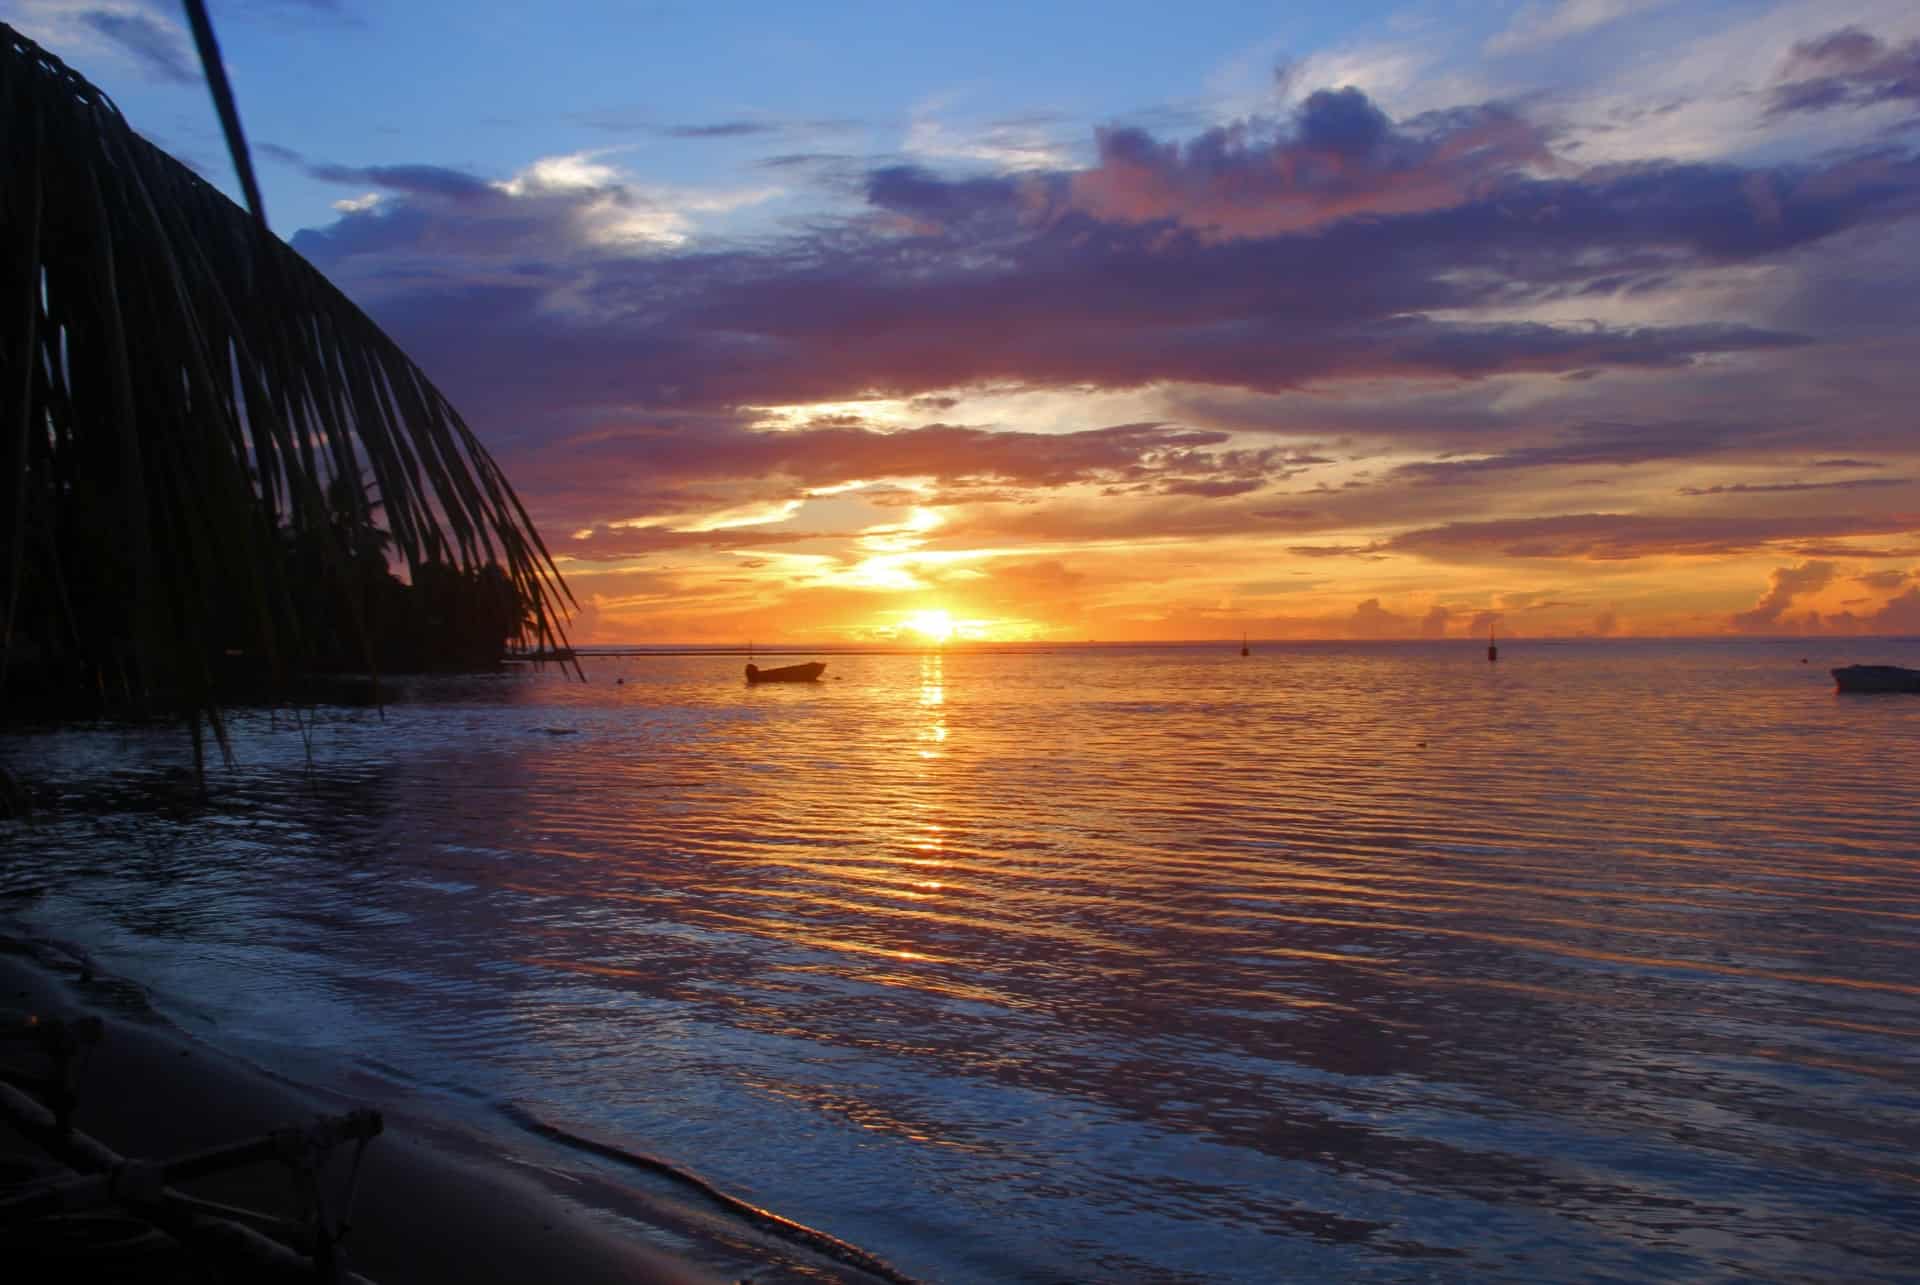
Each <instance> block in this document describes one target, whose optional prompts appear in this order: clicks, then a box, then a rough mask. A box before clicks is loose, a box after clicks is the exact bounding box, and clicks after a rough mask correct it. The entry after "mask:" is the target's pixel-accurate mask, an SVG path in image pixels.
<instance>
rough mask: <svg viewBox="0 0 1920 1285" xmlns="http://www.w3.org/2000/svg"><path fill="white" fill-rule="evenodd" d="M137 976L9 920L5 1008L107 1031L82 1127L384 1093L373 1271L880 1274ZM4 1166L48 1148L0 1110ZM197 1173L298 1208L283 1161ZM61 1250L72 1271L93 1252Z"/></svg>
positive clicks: (460, 1277)
mask: <svg viewBox="0 0 1920 1285" xmlns="http://www.w3.org/2000/svg"><path fill="white" fill-rule="evenodd" d="M137 991H138V988H137V986H134V985H133V984H132V983H130V982H128V981H127V980H126V979H121V978H114V977H109V976H104V975H95V974H94V973H93V971H92V970H91V968H90V967H89V966H87V965H86V964H84V963H83V962H81V961H80V960H77V959H73V960H71V962H69V959H68V958H67V957H66V952H64V951H62V950H61V948H60V947H58V946H57V945H55V944H52V943H48V942H44V941H40V940H35V939H31V938H22V937H19V936H17V935H14V934H12V933H7V932H3V931H0V1010H4V1011H8V1012H10V1013H18V1014H33V1015H36V1016H39V1017H42V1018H50V1017H99V1018H102V1019H104V1022H105V1035H104V1037H103V1038H102V1040H101V1042H100V1044H99V1045H97V1046H96V1047H95V1048H94V1049H93V1050H92V1051H91V1053H90V1054H89V1055H87V1057H86V1059H85V1061H84V1062H83V1063H82V1064H81V1071H80V1076H79V1081H78V1108H77V1110H76V1111H75V1114H74V1127H75V1128H76V1129H78V1130H79V1131H81V1132H83V1133H86V1134H88V1135H91V1136H92V1137H93V1138H95V1139H97V1140H98V1141H100V1142H102V1143H104V1144H106V1145H107V1146H108V1147H110V1148H112V1149H113V1150H114V1151H117V1152H119V1153H120V1154H121V1155H122V1156H125V1157H127V1158H129V1159H136V1158H137V1159H145V1160H161V1159H166V1158H168V1157H173V1156H179V1155H182V1154H186V1153H189V1152H194V1151H199V1150H203V1149H206V1148H209V1147H215V1146H221V1145H225V1144H229V1143H233V1142H236V1141H241V1140H245V1139H249V1138H252V1137H255V1136H257V1135H260V1134H263V1133H267V1132H270V1131H272V1130H275V1129H281V1128H285V1127H287V1126H290V1125H301V1124H305V1123H307V1122H309V1121H311V1120H312V1119H313V1118H314V1117H315V1116H316V1115H319V1114H323V1113H336V1112H341V1111H345V1110H348V1109H351V1108H355V1107H363V1106H372V1107H375V1108H377V1109H379V1110H380V1111H381V1113H382V1114H383V1116H384V1117H385V1121H386V1128H385V1131H384V1133H383V1134H382V1135H381V1136H380V1137H379V1138H377V1139H375V1140H374V1141H373V1142H372V1144H371V1145H370V1146H368V1147H367V1149H366V1153H365V1158H364V1162H363V1164H362V1166H361V1171H360V1177H359V1183H358V1189H357V1193H356V1196H355V1200H354V1204H353V1217H352V1231H351V1234H350V1235H349V1236H348V1238H347V1240H346V1242H345V1248H346V1252H347V1262H348V1265H349V1267H350V1268H351V1269H352V1270H354V1271H356V1272H359V1273H361V1274H362V1275H364V1276H365V1277H367V1278H368V1279H369V1280H370V1281H372V1282H376V1283H377V1285H440V1283H442V1282H445V1283H446V1285H454V1283H456V1282H460V1283H472V1285H491V1283H498V1285H515V1283H517V1282H531V1281H545V1280H551V1281H565V1282H569V1283H570V1285H573V1283H577V1285H595V1283H597V1282H609V1283H611V1282H629V1283H634V1282H657V1283H658V1285H725V1283H726V1282H730V1281H739V1280H749V1279H750V1280H751V1281H753V1282H754V1285H773V1283H775V1282H781V1281H801V1280H806V1281H820V1280H823V1279H824V1280H843V1281H848V1282H867V1281H874V1280H879V1279H881V1278H880V1277H877V1276H874V1275H871V1274H869V1273H867V1272H865V1271H861V1270H858V1269H857V1268H856V1267H854V1266H852V1265H850V1264H848V1263H846V1262H844V1261H835V1260H833V1259H831V1258H829V1257H827V1256H824V1255H822V1254H819V1253H816V1252H813V1251H811V1250H809V1249H807V1248H806V1247H805V1246H804V1245H802V1244H795V1243H792V1242H791V1241H788V1240H782V1239H778V1238H776V1237H773V1236H770V1235H768V1234H766V1233H765V1232H763V1231H760V1230H758V1229H756V1228H754V1227H752V1226H747V1225H741V1224H740V1223H739V1220H737V1219H735V1218H730V1217H728V1216H727V1215H726V1214H725V1213H724V1212H723V1211H720V1210H713V1209H707V1208H703V1207H701V1203H700V1202H699V1201H697V1200H696V1199H682V1198H680V1197H679V1196H677V1195H676V1194H674V1193H671V1192H665V1191H651V1190H643V1189H642V1188H641V1187H640V1186H639V1185H638V1184H635V1183H628V1182H623V1181H620V1180H619V1179H617V1178H613V1177H610V1176H606V1175H604V1174H600V1173H594V1172H591V1171H575V1170H571V1169H568V1168H562V1167H561V1166H560V1165H558V1164H550V1163H545V1162H543V1160H542V1158H541V1157H539V1156H537V1155H513V1154H510V1153H503V1152H501V1151H499V1150H497V1149H494V1148H492V1147H489V1146H488V1145H487V1139H485V1138H483V1137H482V1136H480V1135H478V1134H476V1133H474V1132H472V1131H470V1130H468V1129H466V1128H463V1127H462V1126H461V1125H460V1124H459V1123H458V1122H457V1121H455V1120H452V1119H450V1118H447V1117H445V1116H437V1115H434V1114H432V1113H429V1112H426V1111H423V1110H421V1109H420V1105H419V1103H417V1102H416V1101H414V1100H413V1099H412V1098H411V1097H410V1096H408V1095H405V1094H404V1093H391V1094H388V1096H389V1097H391V1098H392V1099H394V1100H392V1101H382V1100H365V1099H357V1098H356V1099H350V1098H349V1097H347V1096H344V1095H342V1094H341V1093H340V1092H338V1091H336V1090H333V1089H329V1088H323V1087H319V1086H315V1085H312V1084H302V1083H298V1082H295V1081H293V1080H290V1079H287V1078H285V1077H283V1076H282V1075H280V1074H279V1073H277V1072H275V1071H272V1070H269V1069H266V1068H263V1067H260V1066H258V1065H256V1064H254V1063H252V1062H249V1061H247V1060H245V1059H244V1058H243V1057H241V1056H239V1055H235V1054H231V1053H228V1052H226V1051H224V1050H221V1049H220V1048H218V1047H216V1046H214V1045H212V1044H209V1043H207V1042H206V1041H204V1040H201V1039H199V1038H197V1037H196V1036H194V1035H193V1034H191V1033H189V1032H188V1031H186V1030H184V1029H182V1028H180V1027H179V1026H177V1025H176V1024H174V1023H172V1022H170V1021H168V1020H167V1019H166V1017H165V1016H164V1015H162V1014H160V1013H158V1012H157V1011H155V1010H153V1009H152V1008H151V1007H150V1006H147V1007H146V1008H145V1011H141V1007H140V1006H137V1005H133V1004H129V1003H128V1002H127V996H128V995H129V994H130V993H132V992H137ZM89 992H92V993H91V994H90V993H89ZM138 993H140V994H141V995H142V997H143V999H144V992H138ZM23 1053H24V1050H22V1052H21V1053H13V1052H4V1051H0V1057H4V1058H5V1059H6V1064H7V1065H8V1066H9V1067H18V1068H21V1069H33V1070H35V1071H36V1072H39V1073H44V1070H45V1069H46V1068H45V1060H44V1059H40V1058H37V1057H29V1056H23V1055H22V1054H23ZM370 1087H374V1091H375V1093H376V1094H378V1093H379V1092H381V1091H382V1090H381V1089H380V1088H379V1087H377V1086H370ZM0 1166H4V1167H5V1168H8V1169H12V1170H15V1171H23V1170H25V1169H26V1168H28V1167H29V1166H30V1167H31V1168H32V1169H33V1170H34V1171H36V1172H45V1171H49V1170H51V1169H52V1168H53V1167H54V1162H53V1161H52V1158H51V1157H50V1156H48V1155H47V1153H45V1152H44V1151H42V1150H41V1149H40V1148H39V1147H37V1146H35V1145H33V1144H32V1143H30V1142H28V1141H27V1140H26V1139H24V1138H23V1137H22V1136H21V1135H20V1134H19V1132H18V1131H17V1130H16V1129H15V1128H14V1127H13V1126H12V1125H10V1124H8V1123H5V1122H4V1121H0ZM345 1174H346V1163H345V1161H344V1159H341V1158H336V1160H335V1162H334V1164H333V1165H332V1166H331V1167H330V1169H329V1172H328V1175H327V1177H326V1178H323V1185H324V1186H325V1188H326V1189H327V1190H328V1192H329V1194H330V1195H337V1193H338V1192H339V1191H340V1190H341V1189H342V1187H343V1184H344V1180H345ZM21 1176H24V1174H22V1175H21ZM329 1180H330V1181H329ZM560 1185H564V1187H565V1192H564V1194H563V1193H562V1191H561V1190H559V1189H558V1187H559V1186H560ZM186 1189H187V1190H190V1191H191V1192H192V1194H194V1195H197V1196H202V1197H206V1198H210V1199H214V1200H218V1201H222V1202H225V1203H228V1204H235V1205H240V1206H244V1207H247V1208H254V1209H260V1210H265V1211H268V1212H275V1213H290V1212H291V1199H290V1193H291V1191H292V1182H291V1177H290V1174H289V1171H288V1170H287V1169H286V1168H285V1167H284V1166H281V1165H278V1164H273V1163H268V1164H261V1165H255V1166H251V1167H249V1168H247V1169H245V1170H240V1171H235V1172H231V1173H227V1174H221V1175H218V1176H216V1177H214V1178H208V1179H201V1180H198V1181H196V1182H194V1183H192V1184H189V1185H186ZM0 1234H4V1236H5V1237H6V1239H7V1240H8V1241H9V1243H11V1242H13V1241H16V1240H18V1239H20V1237H21V1232H20V1231H18V1230H6V1231H4V1232H3V1233H0ZM59 1261H60V1267H63V1268H65V1269H66V1270H68V1271H70V1270H71V1269H72V1268H73V1267H74V1266H76V1265H85V1263H86V1261H87V1260H85V1259H78V1260H76V1259H72V1258H66V1259H61V1260H59ZM156 1265H157V1264H156ZM44 1266H45V1267H46V1268H47V1269H48V1274H47V1275H46V1276H45V1279H47V1280H49V1281H51V1280H55V1279H65V1278H66V1277H65V1275H63V1274H62V1273H61V1271H60V1270H59V1269H58V1268H56V1267H55V1266H54V1262H53V1260H48V1261H47V1262H46V1263H45V1264H44ZM21 1279H22V1281H23V1285H29V1283H30V1282H32V1281H34V1280H35V1279H38V1278H37V1277H36V1276H34V1275H33V1274H32V1272H31V1271H29V1273H28V1274H27V1275H25V1276H24V1277H22V1278H21ZM140 1279H142V1280H147V1279H152V1280H154V1281H156V1282H157V1281H162V1280H171V1279H174V1278H173V1277H171V1276H166V1275H161V1274H156V1275H153V1276H151V1277H149V1276H147V1275H145V1274H142V1275H141V1276H140ZM180 1279H192V1277H190V1276H183V1277H180Z"/></svg>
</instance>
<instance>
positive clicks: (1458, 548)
mask: <svg viewBox="0 0 1920 1285" xmlns="http://www.w3.org/2000/svg"><path fill="white" fill-rule="evenodd" d="M1916 525H1920V518H1917V517H1915V516H1913V515H1905V516H1901V515H1894V516H1891V517H1873V516H1863V515H1858V514H1823V515H1814V516H1811V517H1800V516H1756V517H1674V516H1666V515H1661V514H1635V513H1569V514H1562V515H1559V516H1555V517H1539V518H1501V519H1496V520H1493V521H1489V522H1452V523H1447V524H1446V525H1443V526H1437V527H1425V528H1421V529H1419V530H1415V531H1408V532H1405V533H1403V534H1401V535H1397V536H1395V537H1393V538H1392V539H1390V540H1388V541H1387V542H1386V545H1385V547H1386V548H1387V549H1389V550H1391V551H1393V552H1395V553H1413V554H1419V555H1421V556H1423V557H1428V558H1433V559H1435V560H1438V561H1448V562H1477V561H1482V560H1484V559H1488V558H1523V559H1533V558H1555V559H1581V560H1589V561H1623V560H1628V559H1633V558H1644V557H1651V556H1656V555H1662V554H1679V555H1686V556H1694V557H1702V556H1713V555H1720V554H1729V553H1746V552H1750V551H1752V550H1754V549H1760V548H1764V547H1766V546H1768V545H1770V544H1773V543H1775V542H1777V541H1783V540H1805V539H1809V538H1820V537H1826V538H1835V537H1845V536H1861V535H1898V534H1904V533H1906V532H1908V531H1911V530H1912V529H1913V528H1914V527H1915V526H1916Z"/></svg>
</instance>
